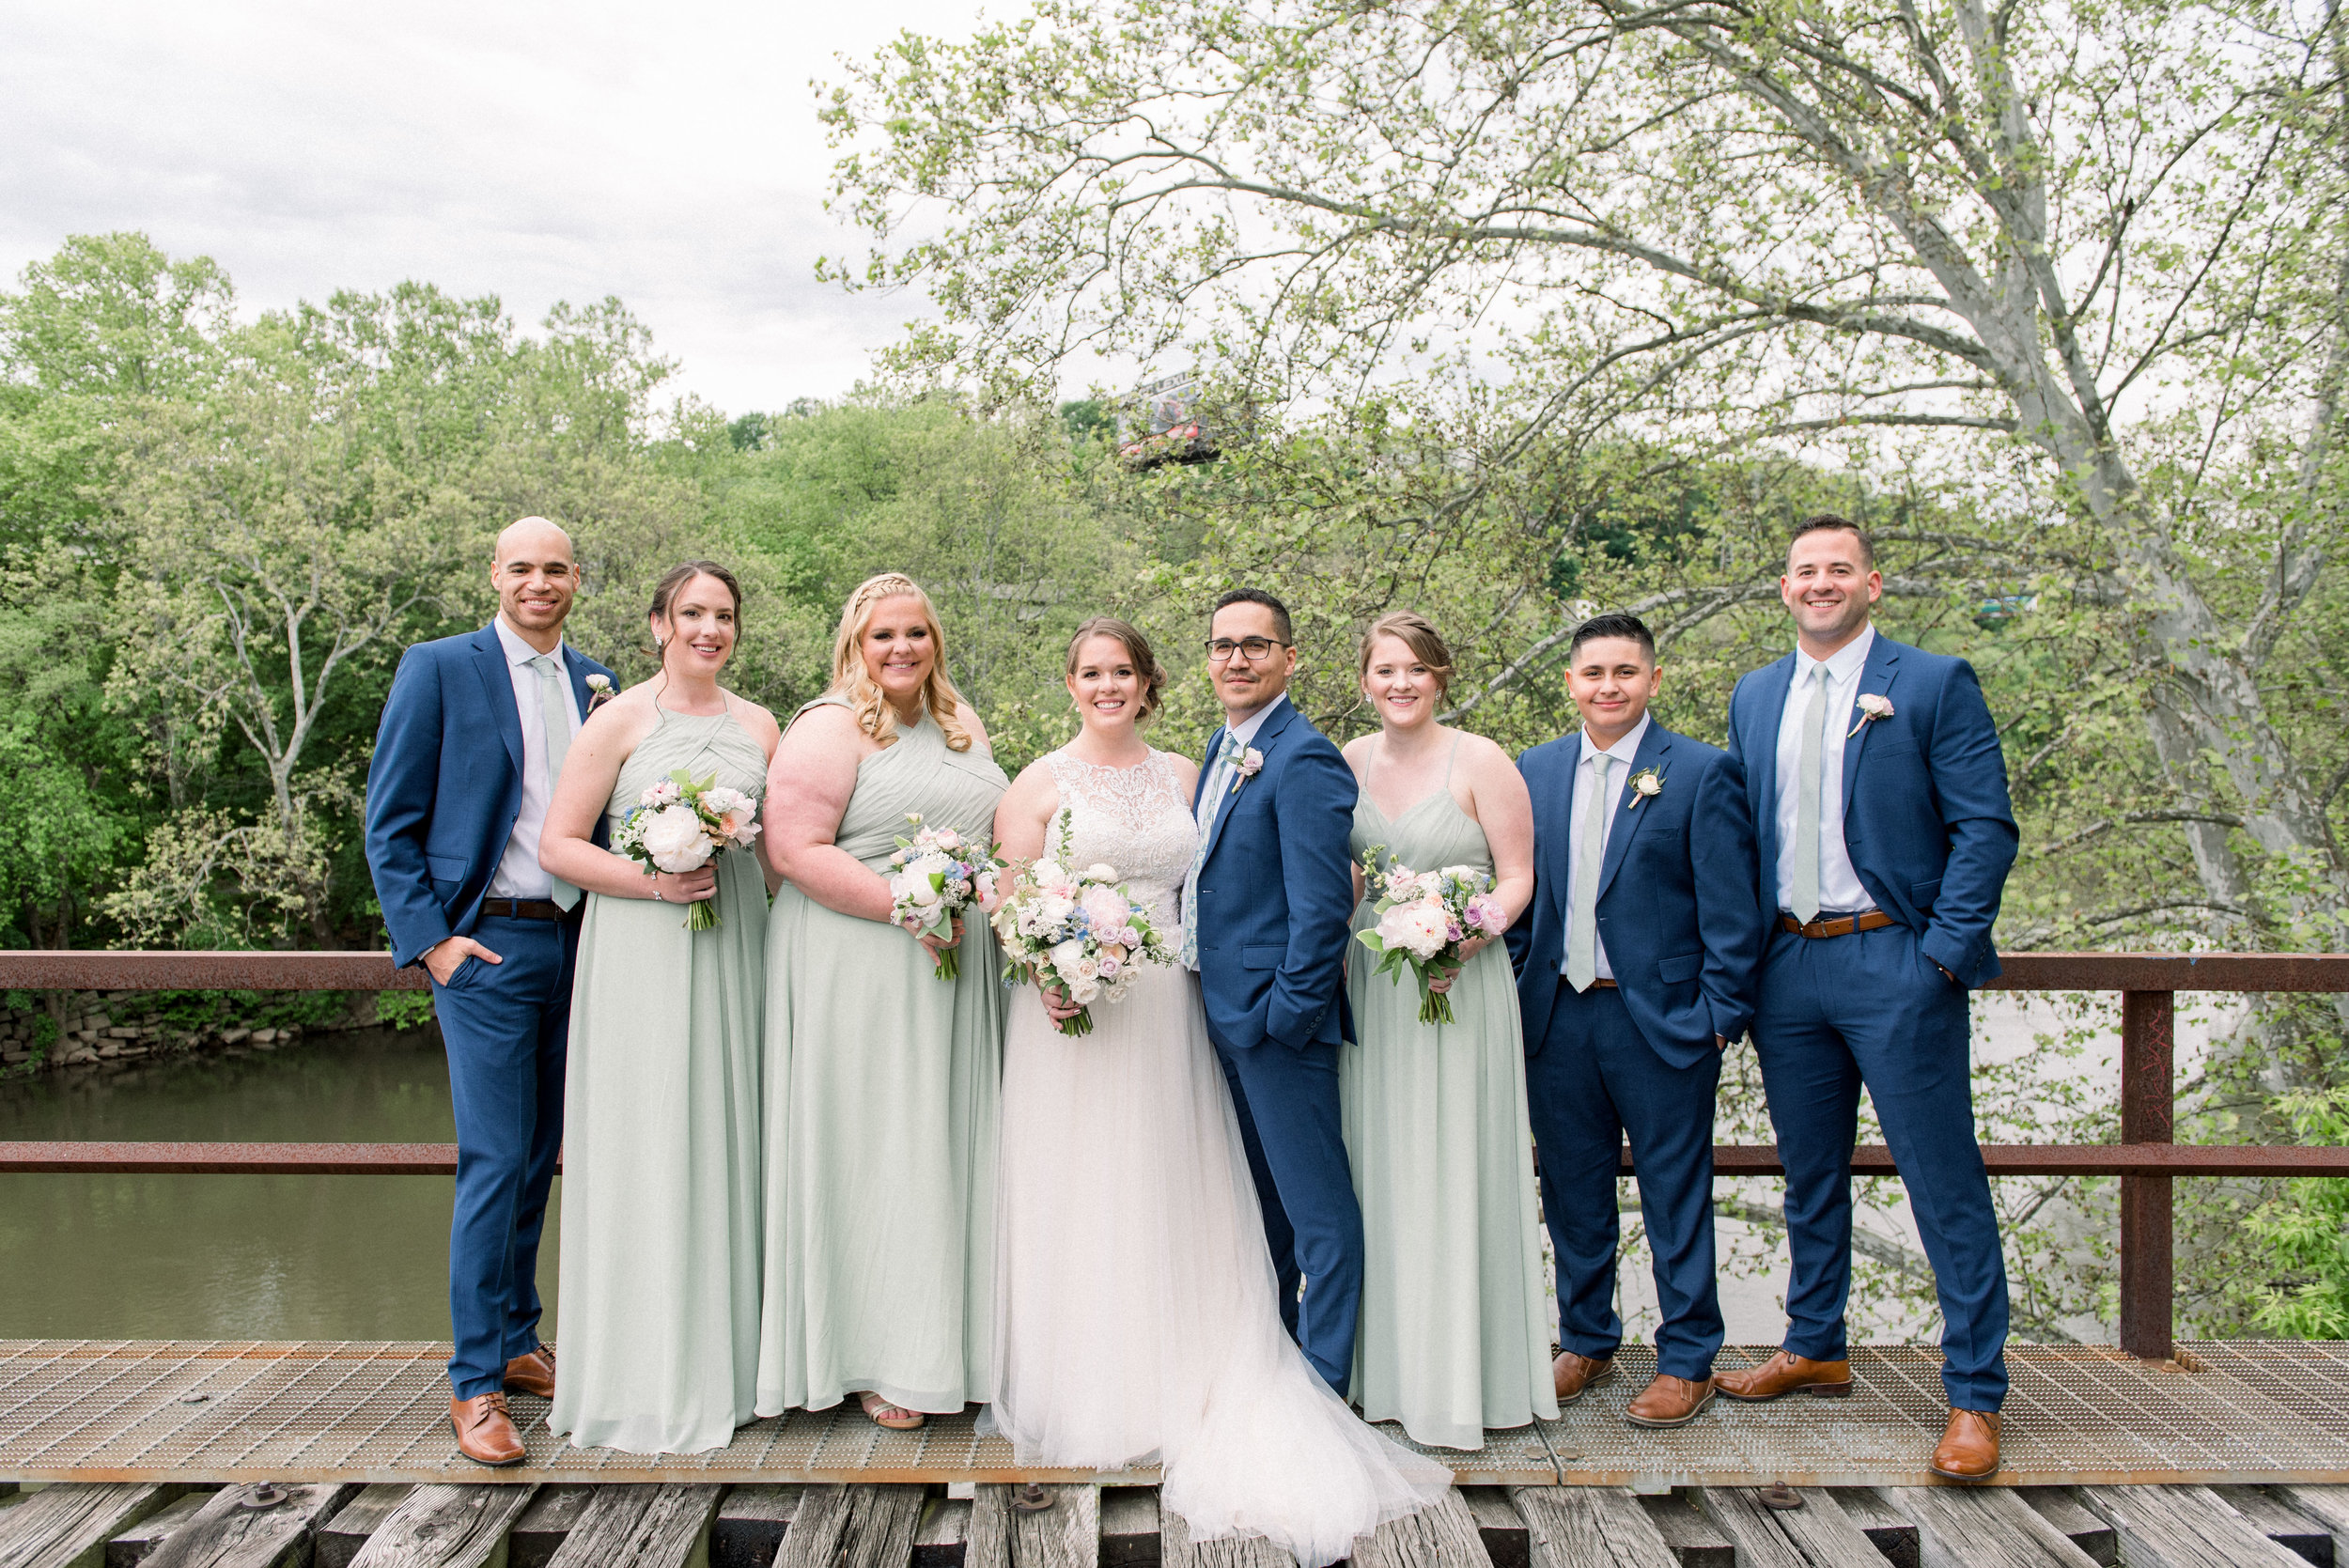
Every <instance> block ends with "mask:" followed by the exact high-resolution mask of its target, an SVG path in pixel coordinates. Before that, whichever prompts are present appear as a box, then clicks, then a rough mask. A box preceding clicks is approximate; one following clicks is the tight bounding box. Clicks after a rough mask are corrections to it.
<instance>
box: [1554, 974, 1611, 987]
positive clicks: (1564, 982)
mask: <svg viewBox="0 0 2349 1568" xmlns="http://www.w3.org/2000/svg"><path fill="white" fill-rule="evenodd" d="M1558 984H1559V985H1561V986H1565V987H1566V988H1567V989H1568V990H1572V989H1573V988H1574V982H1573V981H1571V980H1568V979H1567V978H1566V977H1565V976H1564V975H1563V973H1562V974H1560V975H1559V976H1558ZM1591 989H1592V990H1594V991H1613V990H1619V989H1621V987H1620V986H1617V985H1616V984H1615V983H1614V982H1613V981H1611V980H1594V981H1592V982H1591Z"/></svg>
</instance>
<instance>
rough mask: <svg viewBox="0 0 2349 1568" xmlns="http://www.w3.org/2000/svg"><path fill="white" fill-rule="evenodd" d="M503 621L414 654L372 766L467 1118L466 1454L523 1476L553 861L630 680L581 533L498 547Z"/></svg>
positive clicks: (394, 874) (548, 1131)
mask: <svg viewBox="0 0 2349 1568" xmlns="http://www.w3.org/2000/svg"><path fill="white" fill-rule="evenodd" d="M578 582H579V568H578V567H577V566H576V564H575V563H574V562H573V560H572V557H571V539H570V536H569V535H568V534H566V533H564V532H563V530H561V529H560V528H557V527H556V526H555V525H554V524H553V523H552V522H549V521H548V520H546V519H544V518H523V519H522V520H521V521H519V522H516V523H514V524H513V525H512V526H510V527H508V528H507V529H506V532H505V533H503V534H500V535H499V536H498V540H497V552H496V555H495V557H494V559H493V562H492V564H491V566H490V583H491V586H493V587H494V588H495V589H496V590H497V596H498V613H497V619H496V620H494V621H492V622H491V623H490V625H488V626H486V627H484V628H482V629H480V630H479V631H476V632H473V633H470V634H469V635H466V636H462V637H444V638H442V639H441V640H440V641H438V642H434V643H419V644H416V645H415V646H414V647H412V648H410V649H409V650H408V652H407V655H406V656H405V657H404V658H402V659H401V660H400V661H399V673H398V674H397V675H395V676H393V677H392V693H391V696H390V697H389V698H387V699H386V700H385V702H384V704H383V721H382V725H381V729H380V730H379V731H378V732H377V735H376V741H375V760H374V762H373V764H372V765H371V766H370V767H369V768H368V770H367V841H366V842H367V868H368V869H369V870H370V871H371V872H373V873H374V877H375V893H376V899H377V901H378V902H379V903H380V904H381V905H382V907H383V924H384V927H385V929H387V930H388V931H389V932H390V933H391V939H392V958H393V962H395V963H397V964H399V965H402V966H406V965H409V964H414V963H421V964H423V965H424V967H425V969H426V970H427V971H428V973H429V974H430V975H431V976H432V1011H433V1013H434V1015H435V1016H436V1017H439V1019H440V1022H441V1036H442V1038H443V1041H444V1042H445V1043H446V1046H447V1049H448V1079H449V1090H450V1097H451V1099H452V1100H453V1101H454V1103H455V1109H456V1112H457V1208H456V1214H455V1217H454V1219H453V1220H452V1221H451V1224H450V1227H449V1247H448V1254H449V1256H448V1275H449V1278H448V1306H449V1319H450V1324H451V1327H452V1328H453V1329H454V1337H455V1340H456V1345H455V1348H454V1353H453V1354H452V1355H451V1356H450V1358H449V1363H448V1378H449V1388H450V1393H451V1394H452V1396H453V1397H452V1398H451V1399H450V1401H449V1421H450V1424H451V1425H452V1426H454V1427H455V1428H456V1430H457V1448H458V1452H460V1453H462V1454H463V1455H464V1456H465V1457H466V1458H468V1459H471V1460H473V1461H474V1462H475V1463H477V1464H482V1465H516V1464H520V1463H521V1460H522V1458H523V1451H522V1442H521V1436H520V1435H519V1434H518V1433H516V1431H515V1430H514V1422H513V1420H512V1418H511V1417H510V1416H509V1415H508V1413H507V1411H506V1390H508V1389H512V1390H516V1391H518V1392H521V1393H528V1394H537V1395H539V1396H541V1397H546V1398H552V1396H553V1393H554V1351H553V1350H552V1347H550V1346H547V1345H542V1344H540V1343H538V1284H537V1279H538V1232H539V1227H540V1226H541V1224H542V1223H543V1222H544V1221H545V1219H546V1212H547V1191H548V1188H549V1187H550V1186H551V1185H552V1182H553V1180H554V1162H555V1157H556V1155H557V1153H558V1152H559V1151H560V1150H561V1148H562V1145H563V1056H564V1043H565V1040H566V1039H567V1037H568V1032H569V1028H570V1013H571V962H572V959H573V957H574V956H575V955H576V954H577V952H578V949H579V916H578V909H579V902H580V899H579V890H578V889H577V888H574V887H572V886H570V885H569V884H568V883H566V882H558V881H555V880H554V879H553V878H552V877H549V876H548V875H547V874H546V872H544V871H543V870H541V869H540V868H539V865H538V833H539V830H540V829H541V828H542V827H543V826H544V825H545V823H546V817H547V803H548V801H549V800H552V798H553V795H554V780H555V776H556V775H557V774H558V773H559V772H561V771H562V768H563V757H564V753H566V752H567V751H568V750H569V747H570V742H571V737H572V736H574V735H576V734H577V733H578V732H579V726H580V722H581V721H582V719H583V717H584V716H585V714H586V712H587V709H588V706H589V701H588V696H587V677H588V676H589V675H601V676H603V677H604V678H605V679H606V680H607V681H608V680H610V679H611V677H612V672H611V671H609V670H607V669H605V668H604V667H603V666H602V665H600V664H598V663H596V662H595V661H594V660H590V659H586V658H583V657H582V656H581V655H580V654H579V653H578V652H577V651H576V650H575V649H572V648H569V647H567V646H566V645H564V643H563V622H564V619H565V617H567V616H568V614H569V613H570V610H571V596H572V593H573V591H574V590H575V589H576V588H577V586H578Z"/></svg>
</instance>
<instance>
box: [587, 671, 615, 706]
mask: <svg viewBox="0 0 2349 1568" xmlns="http://www.w3.org/2000/svg"><path fill="white" fill-rule="evenodd" d="M612 697H613V691H612V677H611V676H610V675H589V676H588V677H587V711H588V712H590V713H593V712H595V710H596V709H598V708H599V707H601V706H603V705H604V704H606V703H608V702H610V701H611V700H612Z"/></svg>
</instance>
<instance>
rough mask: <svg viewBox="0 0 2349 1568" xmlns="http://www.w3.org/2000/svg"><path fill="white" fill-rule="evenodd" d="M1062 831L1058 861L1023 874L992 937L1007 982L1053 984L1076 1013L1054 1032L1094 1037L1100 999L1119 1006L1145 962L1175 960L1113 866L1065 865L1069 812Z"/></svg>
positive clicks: (1039, 864) (1042, 862) (1003, 907)
mask: <svg viewBox="0 0 2349 1568" xmlns="http://www.w3.org/2000/svg"><path fill="white" fill-rule="evenodd" d="M1060 826H1061V851H1062V853H1061V856H1060V858H1059V859H1054V858H1052V857H1051V856H1049V855H1048V856H1046V857H1045V858H1044V859H1042V860H1040V861H1037V862H1035V863H1034V864H1033V865H1029V866H1024V867H1022V868H1021V869H1020V871H1019V875H1018V876H1017V877H1014V878H1013V879H1012V884H1011V889H1010V891H1009V892H1008V893H1004V895H1003V903H1002V904H1001V905H1000V906H998V907H997V908H996V910H995V915H994V925H995V935H996V938H997V939H999V940H1001V941H1002V942H1003V951H1004V952H1005V953H1006V954H1008V955H1010V957H1009V961H1008V962H1006V963H1005V964H1004V965H1003V983H1004V984H1005V985H1007V986H1009V985H1018V984H1019V982H1021V981H1024V980H1034V979H1037V978H1038V977H1039V976H1041V977H1043V978H1044V979H1046V980H1048V981H1050V983H1051V984H1053V985H1054V986H1057V987H1058V988H1059V989H1060V990H1062V991H1064V992H1066V994H1067V996H1068V1000H1069V1001H1073V1002H1075V1003H1076V1004H1077V1008H1078V1012H1077V1016H1076V1017H1073V1018H1067V1019H1064V1020H1062V1021H1061V1022H1059V1023H1056V1024H1055V1025H1054V1026H1053V1027H1054V1028H1056V1029H1058V1030H1059V1031H1060V1032H1062V1033H1063V1034H1090V1033H1092V1032H1093V1013H1092V1008H1091V1003H1092V1002H1093V1001H1094V1000H1095V999H1096V998H1100V997H1106V998H1108V999H1109V1000H1110V1001H1122V1000H1123V999H1124V998H1125V995H1126V987H1127V986H1130V985H1131V984H1133V978H1134V974H1135V972H1136V970H1138V969H1139V968H1140V966H1141V965H1142V964H1143V963H1144V962H1148V963H1153V964H1165V963H1171V962H1173V961H1174V956H1175V955H1174V954H1173V952H1172V951H1170V950H1169V948H1168V947H1167V943H1166V938H1165V936H1164V935H1163V934H1161V933H1160V932H1159V931H1158V930H1157V929H1156V928H1155V927H1153V926H1152V925H1151V924H1150V916H1149V914H1148V913H1147V912H1146V911H1145V910H1144V909H1143V908H1142V906H1141V905H1139V904H1137V903H1135V902H1134V899H1133V895H1132V894H1131V893H1128V892H1127V891H1126V889H1125V888H1124V887H1123V886H1121V885H1120V884H1119V883H1118V880H1117V872H1116V871H1115V869H1113V868H1112V867H1110V866H1107V865H1101V864H1094V865H1089V866H1087V867H1085V868H1084V869H1083V870H1082V871H1076V870H1072V869H1070V868H1069V867H1068V865H1067V864H1066V860H1067V847H1068V814H1067V813H1066V811H1064V812H1062V813H1061V819H1060Z"/></svg>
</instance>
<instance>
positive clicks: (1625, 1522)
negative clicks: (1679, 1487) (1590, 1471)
mask: <svg viewBox="0 0 2349 1568" xmlns="http://www.w3.org/2000/svg"><path fill="white" fill-rule="evenodd" d="M1509 1500H1510V1501H1511V1502H1513V1503H1515V1504H1517V1513H1518V1514H1521V1515H1523V1517H1524V1519H1525V1523H1526V1526H1527V1534H1528V1536H1529V1544H1530V1546H1531V1548H1532V1557H1533V1568H1677V1562H1676V1560H1675V1559H1674V1558H1673V1557H1672V1548H1671V1547H1670V1546H1668V1545H1665V1544H1664V1532H1663V1531H1662V1530H1660V1529H1657V1528H1656V1521H1655V1520H1653V1519H1651V1518H1649V1517H1648V1515H1647V1510H1646V1509H1644V1508H1641V1506H1640V1499H1639V1498H1635V1497H1633V1496H1632V1495H1631V1494H1630V1493H1629V1492H1626V1491H1625V1490H1623V1489H1622V1488H1620V1487H1614V1486H1512V1487H1511V1488H1509Z"/></svg>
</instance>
